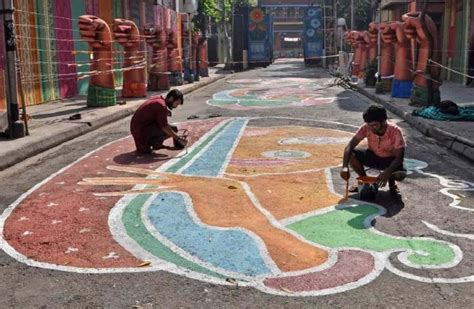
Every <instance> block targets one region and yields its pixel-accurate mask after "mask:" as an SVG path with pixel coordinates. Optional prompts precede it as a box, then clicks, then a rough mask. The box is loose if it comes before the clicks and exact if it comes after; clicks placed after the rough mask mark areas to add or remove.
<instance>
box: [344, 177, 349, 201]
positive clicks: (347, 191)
mask: <svg viewBox="0 0 474 309" xmlns="http://www.w3.org/2000/svg"><path fill="white" fill-rule="evenodd" d="M344 199H345V200H346V201H347V200H348V199H349V179H347V180H346V194H345V195H344Z"/></svg>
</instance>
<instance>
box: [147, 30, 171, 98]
mask: <svg viewBox="0 0 474 309" xmlns="http://www.w3.org/2000/svg"><path fill="white" fill-rule="evenodd" d="M143 34H144V35H145V40H146V42H147V44H149V45H150V46H151V47H152V48H153V56H152V66H151V69H150V71H149V79H148V89H149V90H152V91H157V90H168V89H170V82H169V77H168V63H167V62H168V61H167V53H168V51H167V43H166V40H167V35H166V30H165V29H160V28H159V27H157V26H155V25H147V26H145V28H144V30H143Z"/></svg>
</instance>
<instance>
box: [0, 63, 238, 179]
mask: <svg viewBox="0 0 474 309" xmlns="http://www.w3.org/2000/svg"><path fill="white" fill-rule="evenodd" d="M226 76H230V74H228V73H226V72H223V71H222V68H221V67H220V66H217V67H210V68H209V77H204V78H201V79H200V81H198V82H194V83H193V84H184V85H182V86H174V87H172V88H176V89H179V90H181V91H182V92H183V94H188V93H190V92H192V91H194V90H196V89H199V88H202V87H204V86H207V85H209V84H211V83H213V82H215V81H217V80H220V79H222V78H225V77H226ZM167 92H168V91H161V92H148V97H151V96H154V95H158V94H166V93H167ZM144 100H146V98H138V99H130V98H127V99H122V98H120V97H117V103H119V102H123V101H125V102H126V103H125V104H123V105H119V104H117V105H115V106H110V107H87V104H86V96H77V97H74V98H69V99H65V100H64V101H62V102H52V103H45V104H40V105H34V106H28V107H27V114H28V115H30V116H31V117H32V119H31V120H30V121H29V122H28V129H29V133H30V135H28V136H26V137H23V138H18V139H6V138H3V137H0V171H1V170H4V169H6V168H7V167H9V166H12V165H14V164H16V163H19V162H21V161H23V160H25V159H27V158H29V157H31V156H34V155H36V154H38V153H40V152H43V151H45V150H47V149H50V148H52V147H54V146H57V145H59V144H61V143H64V142H66V141H68V140H71V139H73V138H76V137H78V136H81V135H83V134H85V133H87V132H90V131H93V130H96V129H97V128H99V127H101V126H104V125H106V124H109V123H112V122H114V121H117V120H119V119H122V118H125V117H127V116H129V115H132V114H133V113H134V112H135V110H136V109H137V108H138V106H140V104H141V103H143V101H144ZM77 113H80V114H81V119H79V120H69V117H70V116H71V115H74V114H77Z"/></svg>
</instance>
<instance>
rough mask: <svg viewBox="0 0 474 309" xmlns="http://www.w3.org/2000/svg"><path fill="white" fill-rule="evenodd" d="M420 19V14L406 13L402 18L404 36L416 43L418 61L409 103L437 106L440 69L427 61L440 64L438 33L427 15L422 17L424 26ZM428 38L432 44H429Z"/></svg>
mask: <svg viewBox="0 0 474 309" xmlns="http://www.w3.org/2000/svg"><path fill="white" fill-rule="evenodd" d="M421 17H422V13H421V12H412V13H407V14H404V15H403V17H402V19H403V22H404V24H405V34H406V36H407V37H408V38H409V39H415V40H416V41H417V43H418V59H417V60H416V70H415V77H414V79H413V90H412V93H411V96H410V101H411V103H412V104H415V105H437V104H438V103H439V102H440V92H439V87H440V86H441V79H440V73H441V68H440V67H439V66H438V65H434V64H431V63H429V60H430V59H432V60H433V61H436V62H437V63H440V57H441V56H440V52H439V50H440V48H439V46H440V44H439V41H438V31H437V29H436V25H435V23H434V22H433V20H432V19H431V18H430V17H429V16H428V15H425V16H424V17H425V25H423V22H422V19H421ZM430 37H431V39H432V44H430ZM430 45H431V46H430Z"/></svg>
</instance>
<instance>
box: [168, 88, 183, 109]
mask: <svg viewBox="0 0 474 309" xmlns="http://www.w3.org/2000/svg"><path fill="white" fill-rule="evenodd" d="M169 98H173V100H181V105H183V103H184V99H183V93H182V92H181V91H179V90H178V89H171V90H170V92H168V94H167V95H166V99H169Z"/></svg>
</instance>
